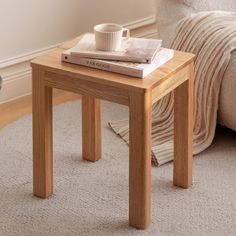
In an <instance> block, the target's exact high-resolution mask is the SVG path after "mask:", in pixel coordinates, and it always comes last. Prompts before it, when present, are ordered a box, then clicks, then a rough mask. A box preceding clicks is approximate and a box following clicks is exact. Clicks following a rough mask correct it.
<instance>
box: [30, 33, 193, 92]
mask: <svg viewBox="0 0 236 236" xmlns="http://www.w3.org/2000/svg"><path fill="white" fill-rule="evenodd" d="M80 38H81V36H79V37H77V38H75V39H73V40H71V41H68V42H65V43H63V44H61V45H59V46H58V47H57V48H55V49H53V50H51V51H50V52H48V53H46V54H44V55H42V56H39V57H37V58H36V59H34V60H33V61H32V62H31V65H32V67H34V66H40V67H43V68H44V69H46V70H48V71H52V72H55V73H59V74H66V75H68V76H73V77H78V78H80V79H84V80H88V81H93V82H96V83H99V84H108V85H112V86H115V87H120V88H128V87H130V88H132V89H137V90H145V89H153V88H154V87H156V86H157V85H159V84H160V83H162V82H164V81H165V80H167V79H168V78H169V77H171V76H173V75H174V74H175V73H177V72H178V71H180V70H181V69H182V68H184V67H185V66H186V65H188V64H190V63H191V62H193V61H194V58H195V55H194V54H191V53H186V52H180V51H175V53H174V57H173V58H172V59H171V60H170V61H168V62H167V63H165V64H164V65H162V66H161V67H159V68H158V69H157V70H155V71H154V72H152V73H151V74H149V75H148V76H147V77H145V78H144V79H140V78H135V77H131V76H126V75H121V74H117V73H113V72H107V71H102V70H99V69H94V68H89V67H85V66H79V65H74V64H70V63H66V62H62V61H61V53H62V52H63V51H65V50H67V49H69V48H71V47H73V46H74V45H75V44H76V43H77V42H78V41H79V40H80Z"/></svg>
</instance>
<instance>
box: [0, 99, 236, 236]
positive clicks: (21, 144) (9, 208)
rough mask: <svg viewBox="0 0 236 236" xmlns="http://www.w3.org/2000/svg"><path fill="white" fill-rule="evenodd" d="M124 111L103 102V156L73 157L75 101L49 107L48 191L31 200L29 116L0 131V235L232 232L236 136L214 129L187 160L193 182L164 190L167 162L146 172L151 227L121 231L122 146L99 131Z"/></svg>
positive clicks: (235, 227)
mask: <svg viewBox="0 0 236 236" xmlns="http://www.w3.org/2000/svg"><path fill="white" fill-rule="evenodd" d="M125 116H127V108H126V107H123V106H120V105H114V104H111V103H104V104H103V159H102V160H100V161H99V162H96V163H88V162H85V161H82V160H81V145H80V143H81V125H80V123H81V120H80V117H81V115H80V103H79V102H71V103H66V104H64V105H61V106H58V107H56V109H55V125H54V131H55V140H54V141H55V166H54V170H55V194H54V196H53V197H51V198H49V199H46V200H43V199H38V198H35V197H33V196H32V171H31V166H32V160H31V159H32V154H31V149H32V146H31V117H30V116H28V117H25V118H22V119H20V120H19V121H16V122H15V123H13V124H11V125H10V126H8V127H6V128H4V129H2V130H0V166H1V170H0V211H1V212H0V235H1V236H2V235H3V236H8V235H9V236H12V235H17V236H21V235H29V236H34V235H45V236H51V235H52V236H54V235H55V236H60V235H66V236H67V235H68V236H70V235H82V236H83V235H91V236H95V235H99V236H100V235H138V236H139V235H140V236H141V235H142V236H143V235H152V236H153V235H154V236H162V235H164V236H165V235H167V236H168V235H173V236H178V235H181V236H185V235H186V236H189V235H191V236H192V235H193V236H194V235H197V236H201V235H212V236H213V235H214V236H217V235H219V236H221V235H227V236H230V235H231V236H234V235H236V134H235V133H233V132H230V131H228V130H224V129H220V130H218V131H217V135H216V138H215V140H214V142H213V145H212V146H211V147H210V148H208V149H207V150H206V151H204V152H202V153H201V154H200V155H198V156H196V157H195V159H194V185H193V187H192V188H190V189H188V190H183V189H180V188H177V187H174V186H173V185H172V163H169V164H166V165H164V166H162V167H158V168H152V180H153V182H152V184H153V186H152V209H153V211H152V225H151V227H150V228H148V229H147V230H146V231H142V230H135V229H133V228H131V227H129V226H128V221H127V214H128V212H127V209H128V204H127V203H128V185H127V183H128V170H127V168H128V146H127V145H126V144H125V143H124V142H123V141H122V140H121V139H120V138H118V137H117V136H116V135H115V134H114V133H113V132H112V131H111V130H110V129H109V128H108V126H107V122H108V121H109V120H112V119H113V120H114V119H121V118H124V117H125Z"/></svg>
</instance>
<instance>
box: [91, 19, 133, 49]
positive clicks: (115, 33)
mask: <svg viewBox="0 0 236 236" xmlns="http://www.w3.org/2000/svg"><path fill="white" fill-rule="evenodd" d="M124 32H126V38H129V37H130V32H129V29H126V28H123V27H122V26H121V25H117V24H112V23H106V24H100V25H95V26H94V34H95V40H96V49H97V50H103V51H116V50H118V49H120V47H121V40H122V36H123V33H124Z"/></svg>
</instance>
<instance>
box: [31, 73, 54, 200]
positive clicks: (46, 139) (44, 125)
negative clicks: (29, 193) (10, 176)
mask: <svg viewBox="0 0 236 236" xmlns="http://www.w3.org/2000/svg"><path fill="white" fill-rule="evenodd" d="M43 77H44V71H43V70H41V69H39V68H33V88H32V90H33V93H32V96H33V187H34V189H33V191H34V195H35V196H37V197H41V198H46V197H49V196H50V195H51V194H52V193H53V145H52V144H53V141H52V89H51V88H49V87H45V85H44V80H43Z"/></svg>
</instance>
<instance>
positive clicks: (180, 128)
mask: <svg viewBox="0 0 236 236" xmlns="http://www.w3.org/2000/svg"><path fill="white" fill-rule="evenodd" d="M189 67H190V73H189V79H188V80H187V81H185V82H184V83H183V84H181V85H180V86H179V87H177V88H176V89H175V92H174V100H175V101H174V184H175V185H176V186H179V187H182V188H188V187H189V186H191V185H192V156H193V151H192V145H193V143H192V140H193V80H194V68H193V64H191V65H190V66H189Z"/></svg>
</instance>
